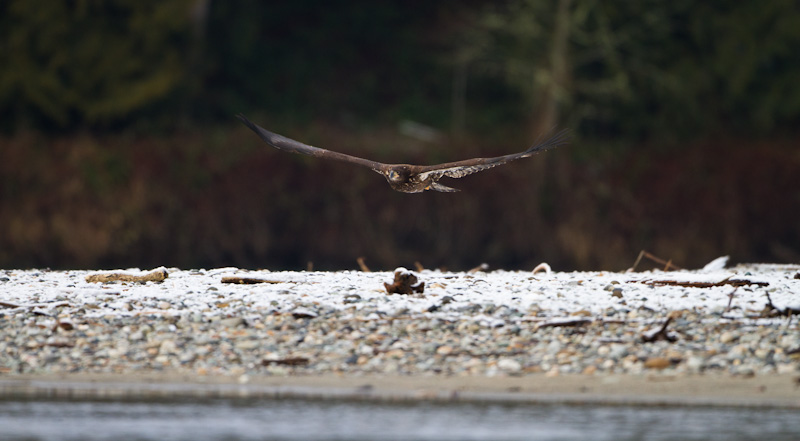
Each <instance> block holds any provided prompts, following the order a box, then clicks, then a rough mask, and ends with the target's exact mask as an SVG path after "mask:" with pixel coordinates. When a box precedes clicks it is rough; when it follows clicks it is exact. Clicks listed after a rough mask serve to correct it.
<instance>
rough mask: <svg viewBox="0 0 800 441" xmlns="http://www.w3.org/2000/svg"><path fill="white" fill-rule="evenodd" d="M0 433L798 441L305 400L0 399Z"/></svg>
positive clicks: (547, 412)
mask: <svg viewBox="0 0 800 441" xmlns="http://www.w3.org/2000/svg"><path fill="white" fill-rule="evenodd" d="M0 439H2V440H9V441H11V440H20V441H21V440H25V441H33V440H53V441H71V440H115V441H128V440H131V441H132V440H137V441H138V440H192V441H199V440H226V441H244V440H585V439H592V440H726V441H729V440H766V439H769V440H797V439H800V413H798V412H797V411H793V410H774V409H773V410H761V409H759V410H752V409H728V408H649V407H648V408H634V407H622V406H618V407H614V406H611V407H607V406H565V405H528V404H514V405H504V404H447V405H443V404H432V403H417V404H387V403H374V402H354V401H308V400H294V399H292V400H267V399H259V400H232V399H215V400H193V401H187V400H183V401H170V402H131V401H74V402H68V401H0Z"/></svg>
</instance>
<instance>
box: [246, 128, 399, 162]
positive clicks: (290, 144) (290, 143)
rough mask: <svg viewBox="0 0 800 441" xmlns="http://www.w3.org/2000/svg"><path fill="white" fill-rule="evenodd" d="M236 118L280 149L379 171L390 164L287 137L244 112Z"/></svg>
mask: <svg viewBox="0 0 800 441" xmlns="http://www.w3.org/2000/svg"><path fill="white" fill-rule="evenodd" d="M236 118H238V119H239V121H241V122H243V123H244V125H246V126H247V127H249V128H250V130H252V131H254V132H256V134H257V135H258V136H259V137H261V139H263V140H264V141H265V142H266V143H267V144H269V145H271V146H273V147H275V148H276V149H278V150H283V151H285V152H291V153H302V154H304V155H310V156H316V157H318V158H326V159H334V160H337V161H344V162H350V163H353V164H358V165H363V166H365V167H369V168H371V169H373V170H375V171H378V172H380V171H383V170H385V169H387V168H388V167H389V165H388V164H384V163H381V162H376V161H370V160H368V159H364V158H359V157H356V156H350V155H346V154H344V153H339V152H333V151H330V150H325V149H321V148H319V147H312V146H310V145H307V144H303V143H302V142H298V141H295V140H293V139H290V138H287V137H285V136H281V135H278V134H277V133H272V132H270V131H268V130H265V129H264V128H262V127H260V126H258V125H257V124H255V123H254V122H252V121H250V120H249V119H247V118H246V117H245V116H244V115H242V114H238V115H236Z"/></svg>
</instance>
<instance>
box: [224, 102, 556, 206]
mask: <svg viewBox="0 0 800 441" xmlns="http://www.w3.org/2000/svg"><path fill="white" fill-rule="evenodd" d="M236 117H237V118H238V119H239V120H240V121H242V122H243V123H244V124H245V125H246V126H247V127H249V128H250V129H251V130H252V131H254V132H256V134H257V135H258V136H260V137H261V139H263V140H264V141H265V142H266V143H267V144H269V145H271V146H273V147H275V148H276V149H278V150H283V151H285V152H292V153H302V154H304V155H311V156H316V157H319V158H326V159H335V160H338V161H344V162H350V163H353V164H358V165H363V166H365V167H369V168H371V169H372V170H373V171H375V172H377V173H380V174H381V175H383V177H385V178H386V180H387V181H389V185H390V186H391V187H392V188H393V189H395V190H397V191H402V192H404V193H421V192H423V191H425V190H436V191H443V192H454V191H459V190H458V189H455V188H450V187H446V186H444V185H442V184H440V183H439V180H440V179H442V178H443V177H445V176H447V177H448V178H462V177H464V176H467V175H469V174H472V173H476V172H479V171H483V170H486V169H489V168H492V167H496V166H498V165H503V164H505V163H508V162H511V161H515V160H517V159H522V158H527V157H529V156H533V155H534V154H535V153H538V152H540V151H543V150H547V149H549V148H553V147H557V146H559V145H562V144H565V143H566V139H567V130H566V129H565V130H561V131H560V132H557V133H556V134H555V135H553V136H551V137H549V138H547V139H546V140H544V141H542V142H537V143H535V144H534V145H533V146H531V147H530V148H529V149H527V150H525V151H524V152H519V153H513V154H510V155H505V156H497V157H494V158H473V159H466V160H463V161H456V162H446V163H444V164H437V165H410V164H384V163H381V162H376V161H370V160H369V159H364V158H358V157H356V156H350V155H346V154H344V153H339V152H333V151H330V150H325V149H321V148H318V147H312V146H310V145H306V144H303V143H301V142H298V141H295V140H293V139H289V138H287V137H285V136H281V135H278V134H276V133H272V132H270V131H267V130H265V129H263V128H261V127H259V126H258V125H256V124H255V123H253V122H252V121H250V120H249V119H247V118H245V117H244V115H241V114H239V115H236Z"/></svg>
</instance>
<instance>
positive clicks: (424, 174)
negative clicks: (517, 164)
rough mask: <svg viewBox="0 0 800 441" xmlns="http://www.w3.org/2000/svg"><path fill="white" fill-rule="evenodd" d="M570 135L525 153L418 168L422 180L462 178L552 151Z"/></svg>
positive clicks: (561, 133) (563, 134) (556, 137)
mask: <svg viewBox="0 0 800 441" xmlns="http://www.w3.org/2000/svg"><path fill="white" fill-rule="evenodd" d="M568 133H569V130H568V129H564V130H561V131H559V132H558V133H556V134H555V135H553V136H551V137H550V138H547V139H546V140H544V141H542V142H537V143H535V144H534V145H532V146H531V147H530V148H529V149H527V150H525V151H524V152H519V153H512V154H510V155H504V156H497V157H494V158H473V159H466V160H464V161H456V162H447V163H444V164H437V165H427V166H421V167H419V168H418V171H419V173H420V178H421V179H427V178H429V177H431V178H433V179H438V178H441V177H442V176H447V177H448V178H462V177H464V176H467V175H470V174H472V173H477V172H479V171H483V170H486V169H490V168H492V167H497V166H498V165H503V164H506V163H509V162H511V161H515V160H517V159H522V158H527V157H529V156H533V155H534V154H536V153H538V152H541V151H544V150H547V149H551V148H553V147H558V146H560V145H562V144H565V143H566V142H567V138H568Z"/></svg>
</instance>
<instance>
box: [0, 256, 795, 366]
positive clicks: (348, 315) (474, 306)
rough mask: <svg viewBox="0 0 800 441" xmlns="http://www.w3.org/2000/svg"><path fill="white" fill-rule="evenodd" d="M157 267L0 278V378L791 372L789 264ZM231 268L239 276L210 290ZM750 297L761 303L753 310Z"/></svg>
mask: <svg viewBox="0 0 800 441" xmlns="http://www.w3.org/2000/svg"><path fill="white" fill-rule="evenodd" d="M162 270H163V269H162ZM165 271H167V273H168V277H167V278H166V279H165V280H164V281H163V282H160V283H154V282H146V283H136V282H116V283H90V282H87V281H86V276H87V275H91V274H95V273H94V272H87V271H46V270H5V271H0V305H1V306H0V329H2V334H0V374H4V375H14V374H45V373H47V374H51V373H116V374H124V373H152V372H171V373H178V374H189V375H198V376H203V375H233V376H238V377H239V378H240V379H241V381H243V382H244V381H247V379H248V378H249V377H250V376H286V375H295V376H301V375H319V374H331V373H333V374H343V375H348V376H359V375H367V374H392V375H414V376H420V375H422V376H430V375H444V376H524V375H529V374H544V375H549V376H557V375H563V374H587V375H604V374H629V375H642V374H648V375H651V374H659V375H660V374H663V375H673V376H675V375H677V376H680V375H689V374H698V373H726V374H733V375H742V376H760V375H771V374H791V373H797V372H798V370H800V332H798V325H797V317H795V316H794V315H793V314H792V312H794V311H795V309H794V308H796V306H793V305H797V304H798V303H800V301H798V300H800V278H798V277H800V276H797V274H798V272H800V267H799V266H796V265H745V266H738V267H735V268H731V269H727V270H726V269H724V268H722V269H714V270H713V271H710V272H709V271H705V272H704V271H679V272H661V271H654V272H642V273H610V272H593V273H559V272H554V273H551V274H536V275H533V274H531V273H529V272H508V271H494V272H478V273H472V274H470V273H443V272H439V271H427V270H426V271H422V272H417V273H415V274H416V275H417V276H418V278H419V280H420V281H422V282H424V283H425V291H424V293H419V294H410V295H402V294H394V295H390V294H387V293H386V291H385V289H384V285H383V283H384V282H386V283H391V282H392V280H393V276H394V275H393V274H392V273H391V272H377V273H363V272H352V271H344V272H270V271H245V270H240V269H236V268H221V269H213V270H188V271H186V270H178V269H168V270H165ZM130 272H131V273H134V274H136V273H137V272H136V271H130ZM231 276H234V277H235V276H241V277H247V278H248V280H250V281H249V282H248V283H249V284H247V285H238V284H230V283H222V282H221V280H222V277H231ZM252 279H258V280H263V281H265V282H264V283H252V282H253V280H252ZM258 280H256V281H258ZM768 295H769V299H768V298H767V296H768ZM768 303H772V304H773V306H774V308H775V309H772V310H769V308H767V310H765V307H766V306H767V304H768ZM781 312H783V313H785V314H784V315H780V313H781ZM668 319H669V323H667V326H666V327H664V324H665V323H666V322H667V320H668ZM659 331H663V332H660V333H659ZM645 336H647V339H648V340H650V339H652V340H653V341H652V342H645V341H644V340H643V337H645ZM670 340H674V341H670Z"/></svg>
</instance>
